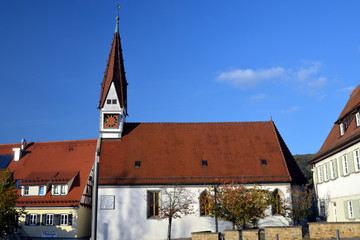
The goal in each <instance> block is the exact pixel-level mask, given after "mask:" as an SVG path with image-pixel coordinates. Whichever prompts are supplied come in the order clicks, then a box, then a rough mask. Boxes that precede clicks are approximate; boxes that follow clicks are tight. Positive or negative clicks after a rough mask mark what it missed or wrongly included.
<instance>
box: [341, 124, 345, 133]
mask: <svg viewBox="0 0 360 240" xmlns="http://www.w3.org/2000/svg"><path fill="white" fill-rule="evenodd" d="M344 133H345V127H344V124H343V123H340V136H342V135H344Z"/></svg>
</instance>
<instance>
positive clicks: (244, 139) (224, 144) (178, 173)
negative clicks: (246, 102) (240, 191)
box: [99, 121, 304, 185]
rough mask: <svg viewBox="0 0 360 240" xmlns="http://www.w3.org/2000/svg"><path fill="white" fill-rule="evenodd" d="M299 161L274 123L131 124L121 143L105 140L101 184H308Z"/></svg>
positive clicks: (128, 124) (102, 148)
mask: <svg viewBox="0 0 360 240" xmlns="http://www.w3.org/2000/svg"><path fill="white" fill-rule="evenodd" d="M261 159H264V160H266V162H267V165H266V166H262V164H261ZM202 160H206V161H207V167H205V166H202ZM135 161H140V167H135ZM294 163H295V161H294V159H293V158H292V155H291V153H290V151H289V150H288V148H287V147H286V145H285V143H284V141H283V140H282V138H281V136H280V134H279V133H278V131H277V129H276V127H275V125H274V123H273V122H272V121H269V122H232V123H231V122H230V123H125V126H124V133H123V137H122V139H121V140H103V141H102V144H101V153H100V167H99V184H100V185H104V184H110V185H111V184H172V183H187V184H189V183H190V184H191V183H193V184H203V183H214V182H219V181H221V180H222V179H228V180H235V181H242V180H243V181H246V182H258V183H260V182H303V181H304V177H303V175H302V174H301V172H300V170H299V168H298V167H297V165H296V163H295V165H294ZM289 166H291V168H292V169H289Z"/></svg>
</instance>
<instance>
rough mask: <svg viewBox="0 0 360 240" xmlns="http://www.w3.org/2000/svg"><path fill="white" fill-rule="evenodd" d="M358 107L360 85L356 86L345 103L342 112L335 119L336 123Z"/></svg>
mask: <svg viewBox="0 0 360 240" xmlns="http://www.w3.org/2000/svg"><path fill="white" fill-rule="evenodd" d="M359 105H360V85H359V86H357V87H356V88H355V89H354V90H353V91H352V93H351V94H350V98H349V101H348V102H347V103H346V105H345V107H344V109H343V110H342V112H341V114H340V116H339V117H338V119H337V122H338V121H340V120H341V119H342V118H344V117H345V115H347V114H348V113H350V112H351V111H353V110H354V108H356V107H358V106H359Z"/></svg>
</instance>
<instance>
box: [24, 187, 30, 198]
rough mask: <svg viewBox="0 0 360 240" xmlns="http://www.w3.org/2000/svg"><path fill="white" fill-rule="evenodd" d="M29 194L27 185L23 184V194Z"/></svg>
mask: <svg viewBox="0 0 360 240" xmlns="http://www.w3.org/2000/svg"><path fill="white" fill-rule="evenodd" d="M27 195H29V186H24V196H27Z"/></svg>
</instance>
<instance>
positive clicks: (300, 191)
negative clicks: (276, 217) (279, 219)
mask: <svg viewBox="0 0 360 240" xmlns="http://www.w3.org/2000/svg"><path fill="white" fill-rule="evenodd" d="M291 199H292V202H291V204H284V208H285V211H287V212H288V214H289V217H290V218H292V219H293V220H294V222H295V223H296V224H300V222H301V221H302V220H304V219H305V218H306V217H307V216H309V215H311V214H312V205H313V202H314V190H313V189H310V188H308V187H306V186H294V187H293V188H292V189H291ZM289 205H291V207H286V206H289Z"/></svg>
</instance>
